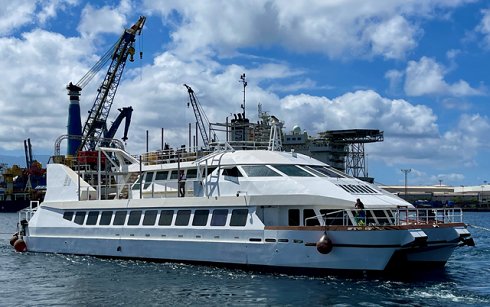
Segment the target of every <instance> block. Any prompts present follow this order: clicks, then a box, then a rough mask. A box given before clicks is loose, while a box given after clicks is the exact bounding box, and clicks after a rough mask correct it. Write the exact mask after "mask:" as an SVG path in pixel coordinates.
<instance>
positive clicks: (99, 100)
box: [67, 16, 146, 155]
mask: <svg viewBox="0 0 490 307" xmlns="http://www.w3.org/2000/svg"><path fill="white" fill-rule="evenodd" d="M145 21H146V17H144V16H140V18H139V19H138V21H137V22H136V23H135V24H134V25H133V26H132V27H131V28H129V29H125V30H124V32H123V34H122V35H121V37H120V38H119V39H118V40H117V42H116V43H115V44H114V45H113V46H112V47H111V48H110V49H109V50H108V51H107V52H106V53H105V54H104V56H102V58H101V59H100V60H99V61H98V62H97V63H96V64H95V65H94V66H93V67H92V68H91V69H90V70H89V71H88V72H87V73H86V74H85V75H84V76H83V77H82V79H80V81H79V82H78V83H77V84H76V85H75V84H73V83H70V84H69V85H68V86H67V89H68V94H69V96H70V117H71V116H72V114H76V112H74V113H72V109H71V108H72V105H77V106H78V113H79V104H78V100H79V98H78V97H79V96H80V92H81V90H82V89H83V87H84V86H86V85H87V84H88V83H89V82H90V81H91V80H92V78H93V77H94V76H95V75H96V74H97V73H98V72H99V71H100V70H101V69H102V68H103V67H104V66H105V64H106V63H107V62H108V61H110V60H111V63H110V65H109V68H108V70H107V73H106V75H105V78H104V81H103V82H102V84H101V85H100V87H99V88H98V90H97V97H96V98H95V102H94V104H93V106H92V108H91V109H90V111H89V112H88V113H89V115H88V118H87V120H86V122H85V124H84V126H83V130H82V129H77V126H79V127H81V124H80V123H79V119H77V118H76V115H75V116H73V117H75V118H74V119H72V118H69V122H68V129H69V131H68V134H69V143H68V154H71V155H74V154H76V153H77V152H79V151H83V150H88V151H93V150H95V148H96V147H97V146H99V145H101V144H102V143H103V142H104V143H106V142H107V141H108V140H107V139H108V138H109V137H111V138H112V137H113V136H114V134H115V131H116V130H117V128H118V126H119V124H120V123H121V120H122V118H121V116H123V117H126V129H125V135H124V137H123V140H125V139H127V135H126V134H127V129H128V126H129V122H130V116H131V111H132V108H131V107H128V108H123V109H120V111H121V114H120V115H119V117H118V119H117V120H116V121H115V122H114V124H113V126H112V127H111V128H110V129H109V130H108V129H107V124H106V122H107V117H108V115H109V111H110V109H111V106H112V103H113V101H114V97H115V94H116V91H117V88H118V86H119V82H120V80H121V76H122V73H123V71H124V67H125V65H126V61H127V59H128V57H129V61H130V62H133V61H134V54H135V48H134V42H135V40H136V39H135V37H136V35H140V34H141V31H142V29H143V26H144V24H145ZM141 56H142V53H141V52H140V57H141ZM74 102H75V103H74ZM78 118H79V116H78ZM77 121H78V123H77ZM70 129H71V131H70ZM77 130H82V131H77ZM77 135H78V136H79V138H78V139H77V138H76V136H77ZM111 135H112V136H111ZM72 136H75V137H72ZM104 139H105V140H104ZM70 141H71V142H72V143H71V144H70ZM70 145H71V146H70Z"/></svg>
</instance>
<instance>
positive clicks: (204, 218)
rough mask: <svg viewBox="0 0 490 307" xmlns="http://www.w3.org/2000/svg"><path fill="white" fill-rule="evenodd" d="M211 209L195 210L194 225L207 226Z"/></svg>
mask: <svg viewBox="0 0 490 307" xmlns="http://www.w3.org/2000/svg"><path fill="white" fill-rule="evenodd" d="M208 215H209V210H196V211H194V219H193V220H192V226H206V224H207V223H208Z"/></svg>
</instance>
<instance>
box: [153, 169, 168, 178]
mask: <svg viewBox="0 0 490 307" xmlns="http://www.w3.org/2000/svg"><path fill="white" fill-rule="evenodd" d="M167 178H168V171H159V172H157V174H156V176H155V180H167Z"/></svg>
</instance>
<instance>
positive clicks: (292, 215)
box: [288, 209, 300, 226]
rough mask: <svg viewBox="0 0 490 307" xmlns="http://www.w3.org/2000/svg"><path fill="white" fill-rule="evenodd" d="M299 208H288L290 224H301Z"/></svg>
mask: <svg viewBox="0 0 490 307" xmlns="http://www.w3.org/2000/svg"><path fill="white" fill-rule="evenodd" d="M299 224H300V223H299V209H289V210H288V225H289V226H299Z"/></svg>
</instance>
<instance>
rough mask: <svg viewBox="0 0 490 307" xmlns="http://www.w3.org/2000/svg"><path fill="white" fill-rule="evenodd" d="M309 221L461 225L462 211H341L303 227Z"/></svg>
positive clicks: (310, 219) (319, 218)
mask: <svg viewBox="0 0 490 307" xmlns="http://www.w3.org/2000/svg"><path fill="white" fill-rule="evenodd" d="M340 213H341V214H340ZM309 221H315V222H319V223H320V225H322V226H325V225H326V226H329V225H342V226H401V225H438V224H447V223H462V222H463V211H462V209H461V208H430V209H425V208H424V209H416V208H397V209H386V208H369V209H342V210H337V211H332V212H329V213H326V214H321V215H318V216H312V217H308V218H305V219H304V225H308V222H309ZM310 224H311V223H310Z"/></svg>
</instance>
